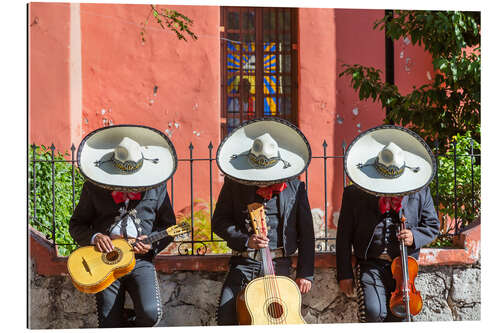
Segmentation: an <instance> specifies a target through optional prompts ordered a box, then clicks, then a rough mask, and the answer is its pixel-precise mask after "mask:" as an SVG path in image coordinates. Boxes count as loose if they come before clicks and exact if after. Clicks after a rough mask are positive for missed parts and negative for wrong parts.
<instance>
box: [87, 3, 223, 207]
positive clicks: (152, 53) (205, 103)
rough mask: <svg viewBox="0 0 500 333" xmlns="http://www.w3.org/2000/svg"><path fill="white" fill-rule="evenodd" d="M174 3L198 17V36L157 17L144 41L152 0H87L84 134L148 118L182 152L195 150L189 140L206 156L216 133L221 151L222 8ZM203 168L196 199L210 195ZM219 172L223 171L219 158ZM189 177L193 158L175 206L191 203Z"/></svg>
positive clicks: (184, 167)
mask: <svg viewBox="0 0 500 333" xmlns="http://www.w3.org/2000/svg"><path fill="white" fill-rule="evenodd" d="M159 8H163V6H160V7H159ZM169 8H170V9H175V10H178V11H180V12H182V13H183V14H184V15H186V16H188V17H189V18H191V19H192V20H193V21H194V27H193V31H194V32H195V33H196V34H197V35H198V36H200V37H199V39H198V40H196V41H194V40H191V39H188V42H184V41H180V40H178V39H177V37H176V36H175V34H174V33H173V32H170V31H166V30H163V29H161V28H160V27H159V25H158V24H155V23H154V22H152V21H150V22H149V24H148V26H147V27H148V28H147V30H146V35H145V38H146V41H145V43H142V40H141V38H140V31H141V25H140V24H141V23H142V22H144V21H145V20H146V18H147V16H148V13H149V9H150V7H149V5H109V4H82V5H81V17H82V45H83V47H82V55H83V57H82V77H83V96H84V97H83V114H82V117H83V130H84V133H82V135H85V134H87V133H89V132H90V131H92V130H94V129H96V128H99V127H102V126H106V125H109V124H115V125H116V124H127V123H130V124H141V125H147V126H151V127H154V128H156V129H158V130H161V131H163V132H164V133H166V134H168V135H169V136H170V138H171V140H172V142H173V144H174V146H175V147H176V150H177V154H178V157H179V158H188V157H189V150H188V146H189V144H190V142H192V143H193V145H194V146H195V150H194V155H193V156H194V157H195V158H197V157H207V156H208V149H207V146H208V144H209V142H210V140H212V142H213V145H214V146H215V147H214V155H215V151H216V149H217V144H218V142H219V141H220V127H219V126H220V125H219V124H220V97H219V96H220V90H219V89H220V87H219V82H220V42H219V40H218V38H216V37H218V35H219V12H220V10H219V7H196V6H169ZM150 20H152V19H150ZM206 36H211V38H208V37H206ZM155 86H156V87H158V88H157V92H156V94H155V93H154V87H155ZM207 120H209V121H207ZM197 163H201V162H197ZM196 170H197V171H198V172H196V173H195V174H194V182H195V183H196V186H195V198H208V186H209V185H208V184H209V182H208V177H209V175H208V168H206V167H198V168H196ZM214 171H215V172H214V173H213V175H214V176H215V177H216V178H217V172H218V170H217V167H216V165H215V164H214ZM189 179H190V178H189V162H180V163H179V168H178V170H177V172H176V174H175V178H174V189H175V192H174V199H175V201H176V202H178V203H179V202H180V203H183V204H181V205H177V204H176V203H175V202H174V203H175V206H176V208H179V209H180V208H182V207H183V206H184V204H186V203H189V191H186V190H185V189H186V187H187V186H189V183H188V182H189ZM216 193H218V191H217V192H216Z"/></svg>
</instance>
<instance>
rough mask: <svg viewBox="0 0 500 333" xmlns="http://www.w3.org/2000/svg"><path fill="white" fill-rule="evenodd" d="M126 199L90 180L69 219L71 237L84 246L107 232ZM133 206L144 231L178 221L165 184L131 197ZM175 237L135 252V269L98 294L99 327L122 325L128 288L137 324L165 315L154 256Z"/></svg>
mask: <svg viewBox="0 0 500 333" xmlns="http://www.w3.org/2000/svg"><path fill="white" fill-rule="evenodd" d="M124 207H125V204H124V203H119V204H116V203H115V202H114V200H113V197H112V196H111V191H109V190H106V189H103V188H101V187H98V186H96V185H94V184H92V183H90V182H85V184H84V185H83V189H82V193H81V195H80V201H79V202H78V205H77V207H76V209H75V211H74V213H73V216H72V217H71V219H70V223H69V232H70V234H71V237H73V239H74V240H75V241H76V242H77V243H78V244H79V245H81V246H86V245H90V242H91V238H92V236H93V235H94V234H96V233H102V234H105V235H107V234H108V232H109V228H110V226H111V225H112V224H113V222H114V218H115V217H116V216H117V215H119V209H120V208H124ZM132 208H134V209H135V210H136V211H137V217H138V218H140V220H141V221H140V228H141V234H142V235H149V234H150V233H151V232H153V231H161V230H165V229H166V228H168V227H169V226H171V225H174V224H175V214H174V211H173V209H172V206H171V204H170V199H169V197H168V194H167V189H166V185H165V184H162V185H160V186H158V187H156V188H154V189H150V190H147V191H144V192H141V199H140V200H130V202H129V206H128V207H127V210H130V209H132ZM171 241H172V237H166V238H164V239H162V240H160V241H157V242H154V243H153V244H152V249H151V250H150V251H149V252H148V253H146V254H141V255H136V256H135V257H136V263H135V266H134V269H133V270H132V271H131V272H130V273H129V274H127V275H125V276H123V277H121V278H120V279H118V280H116V281H115V282H113V283H112V284H111V285H110V286H109V287H107V288H106V289H104V290H103V291H101V292H99V293H97V294H95V297H96V305H97V315H98V322H99V327H121V326H126V325H128V324H129V323H128V322H124V321H123V305H124V302H125V291H128V293H129V294H130V296H131V298H132V300H133V302H134V308H135V313H136V320H135V325H136V326H145V327H147V326H154V325H156V324H157V323H158V322H159V320H160V319H161V316H162V304H161V299H160V293H159V285H158V280H157V277H156V270H155V266H154V264H153V262H152V261H153V258H154V256H155V255H156V254H158V253H159V252H160V251H161V250H163V249H164V248H165V247H166V246H167V245H168V244H169V243H170V242H171Z"/></svg>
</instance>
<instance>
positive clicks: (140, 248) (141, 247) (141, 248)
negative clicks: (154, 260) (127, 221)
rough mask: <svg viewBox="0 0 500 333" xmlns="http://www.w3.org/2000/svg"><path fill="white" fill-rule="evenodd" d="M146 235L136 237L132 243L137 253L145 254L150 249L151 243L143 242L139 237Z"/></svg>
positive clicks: (142, 237)
mask: <svg viewBox="0 0 500 333" xmlns="http://www.w3.org/2000/svg"><path fill="white" fill-rule="evenodd" d="M146 237H147V236H146V235H142V236H139V237H137V238H136V240H135V245H134V252H135V253H137V254H146V253H148V252H149V250H151V244H145V243H142V242H141V239H144V238H146Z"/></svg>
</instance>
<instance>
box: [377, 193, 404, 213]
mask: <svg viewBox="0 0 500 333" xmlns="http://www.w3.org/2000/svg"><path fill="white" fill-rule="evenodd" d="M401 200H403V197H380V199H379V200H378V208H379V209H380V212H381V213H382V214H385V213H386V212H388V211H390V210H391V208H392V209H394V211H395V212H396V213H398V212H399V210H400V209H401Z"/></svg>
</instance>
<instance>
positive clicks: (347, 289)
mask: <svg viewBox="0 0 500 333" xmlns="http://www.w3.org/2000/svg"><path fill="white" fill-rule="evenodd" d="M339 287H340V290H342V292H343V293H344V294H345V295H346V296H353V295H354V289H353V281H352V279H344V280H340V281H339Z"/></svg>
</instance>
